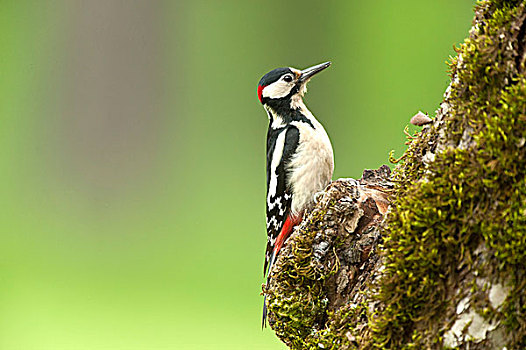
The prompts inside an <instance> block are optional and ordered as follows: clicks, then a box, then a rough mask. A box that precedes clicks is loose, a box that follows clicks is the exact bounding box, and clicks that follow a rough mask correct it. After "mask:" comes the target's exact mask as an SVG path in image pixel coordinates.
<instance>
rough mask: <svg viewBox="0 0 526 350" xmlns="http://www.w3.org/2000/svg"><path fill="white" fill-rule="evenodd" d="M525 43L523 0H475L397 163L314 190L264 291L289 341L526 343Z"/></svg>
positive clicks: (333, 345)
mask: <svg viewBox="0 0 526 350" xmlns="http://www.w3.org/2000/svg"><path fill="white" fill-rule="evenodd" d="M525 47H526V1H503V0H492V1H483V2H480V3H478V5H477V7H476V13H475V19H474V22H473V27H472V29H471V31H470V33H469V37H468V38H467V39H466V40H465V42H464V43H463V44H462V45H460V47H459V48H458V50H457V53H458V55H457V57H455V58H453V59H452V60H451V63H450V68H451V78H452V81H451V84H450V86H449V87H448V89H447V91H446V93H445V96H444V101H443V102H442V104H441V105H440V108H439V109H438V110H437V112H436V116H435V118H434V120H433V122H432V123H431V124H429V125H426V126H424V127H423V129H422V131H421V132H419V133H417V134H416V135H413V136H410V137H409V147H408V150H407V151H406V153H405V155H404V159H403V160H402V161H401V162H400V164H399V165H398V166H397V167H396V169H395V170H394V173H393V174H392V175H390V174H389V173H388V170H387V169H386V168H384V167H382V168H380V169H379V170H378V171H374V172H367V173H364V177H363V178H362V179H361V180H359V181H356V180H352V179H344V180H338V181H335V182H333V183H332V184H331V185H330V186H329V188H328V189H327V190H326V191H325V192H324V193H323V196H319V198H318V202H317V204H316V206H315V208H314V209H313V211H312V212H311V214H310V215H309V216H308V217H307V218H306V219H305V220H304V222H303V223H302V225H301V226H300V227H299V229H298V230H296V231H295V232H294V234H293V235H291V237H290V238H289V240H288V242H287V244H286V246H285V247H284V249H283V250H282V253H280V256H279V258H278V260H277V262H276V264H275V267H274V269H273V271H272V279H271V283H270V285H269V286H267V288H266V290H265V291H266V293H267V294H268V302H269V310H270V319H269V321H270V322H269V323H270V325H271V327H272V328H273V329H274V330H275V331H276V334H277V335H278V337H280V338H281V339H282V340H283V341H284V342H285V343H286V344H287V345H289V346H290V347H291V348H292V349H354V348H360V349H372V348H377V349H427V348H431V349H436V348H460V349H468V348H469V349H503V348H505V347H506V348H507V349H525V348H526V70H525V60H526V54H525ZM389 203H390V207H389V208H390V209H389V210H387V205H388V204H389Z"/></svg>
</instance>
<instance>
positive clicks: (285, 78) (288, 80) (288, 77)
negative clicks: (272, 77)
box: [283, 74, 292, 83]
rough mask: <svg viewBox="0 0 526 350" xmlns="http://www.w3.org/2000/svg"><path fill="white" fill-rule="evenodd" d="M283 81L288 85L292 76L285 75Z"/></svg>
mask: <svg viewBox="0 0 526 350" xmlns="http://www.w3.org/2000/svg"><path fill="white" fill-rule="evenodd" d="M283 80H285V81H286V82H287V83H290V82H291V81H292V76H290V75H288V74H287V75H285V76H284V77H283Z"/></svg>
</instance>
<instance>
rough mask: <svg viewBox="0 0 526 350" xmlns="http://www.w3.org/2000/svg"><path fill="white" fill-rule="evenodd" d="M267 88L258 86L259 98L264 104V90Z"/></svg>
mask: <svg viewBox="0 0 526 350" xmlns="http://www.w3.org/2000/svg"><path fill="white" fill-rule="evenodd" d="M265 87H266V85H259V86H258V98H259V102H263V95H262V94H263V89H264V88H265Z"/></svg>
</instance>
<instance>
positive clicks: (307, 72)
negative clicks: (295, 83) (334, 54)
mask: <svg viewBox="0 0 526 350" xmlns="http://www.w3.org/2000/svg"><path fill="white" fill-rule="evenodd" d="M330 65H331V62H325V63H322V64H318V65H316V66H312V67H310V68H307V69H304V70H302V71H301V76H300V79H299V81H300V83H304V82H306V81H308V80H309V79H310V78H312V77H313V76H314V75H315V74H317V73H319V72H321V71H322V70H324V69H325V68H327V67H329V66H330Z"/></svg>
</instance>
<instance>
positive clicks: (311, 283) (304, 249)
mask: <svg viewBox="0 0 526 350" xmlns="http://www.w3.org/2000/svg"><path fill="white" fill-rule="evenodd" d="M327 209H328V208H324V209H323V210H317V211H315V212H314V213H313V214H312V215H311V217H310V221H309V222H308V223H307V225H306V226H304V228H303V230H302V231H301V232H300V234H301V236H302V239H301V240H290V241H289V242H290V244H289V245H287V247H286V248H285V249H284V251H283V252H282V253H281V254H282V255H288V256H290V257H293V258H288V259H287V258H285V259H279V260H278V264H279V265H280V267H279V270H280V271H283V272H286V273H281V274H279V275H277V276H273V279H274V283H275V285H276V286H278V287H277V288H275V289H272V288H271V289H270V290H269V291H268V294H267V300H268V308H269V312H270V319H271V325H272V328H273V329H274V331H275V332H276V334H277V336H278V337H280V338H281V339H282V340H283V341H284V342H285V343H287V344H288V345H289V346H291V347H292V348H295V349H308V348H309V343H310V342H311V341H312V340H311V339H310V336H311V333H312V330H313V329H317V328H318V327H317V324H321V323H322V321H323V319H324V317H325V314H326V309H327V300H326V299H325V297H324V295H325V283H324V282H325V281H326V279H327V278H329V277H330V276H331V275H332V273H333V272H334V270H329V271H324V270H322V269H319V268H317V266H316V265H315V264H313V262H312V259H311V257H312V254H313V249H312V246H313V242H314V239H315V237H316V235H317V234H323V232H320V227H319V224H320V222H321V219H322V218H323V216H324V215H325V214H326V211H327ZM335 268H337V267H335ZM305 291H307V292H305Z"/></svg>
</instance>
